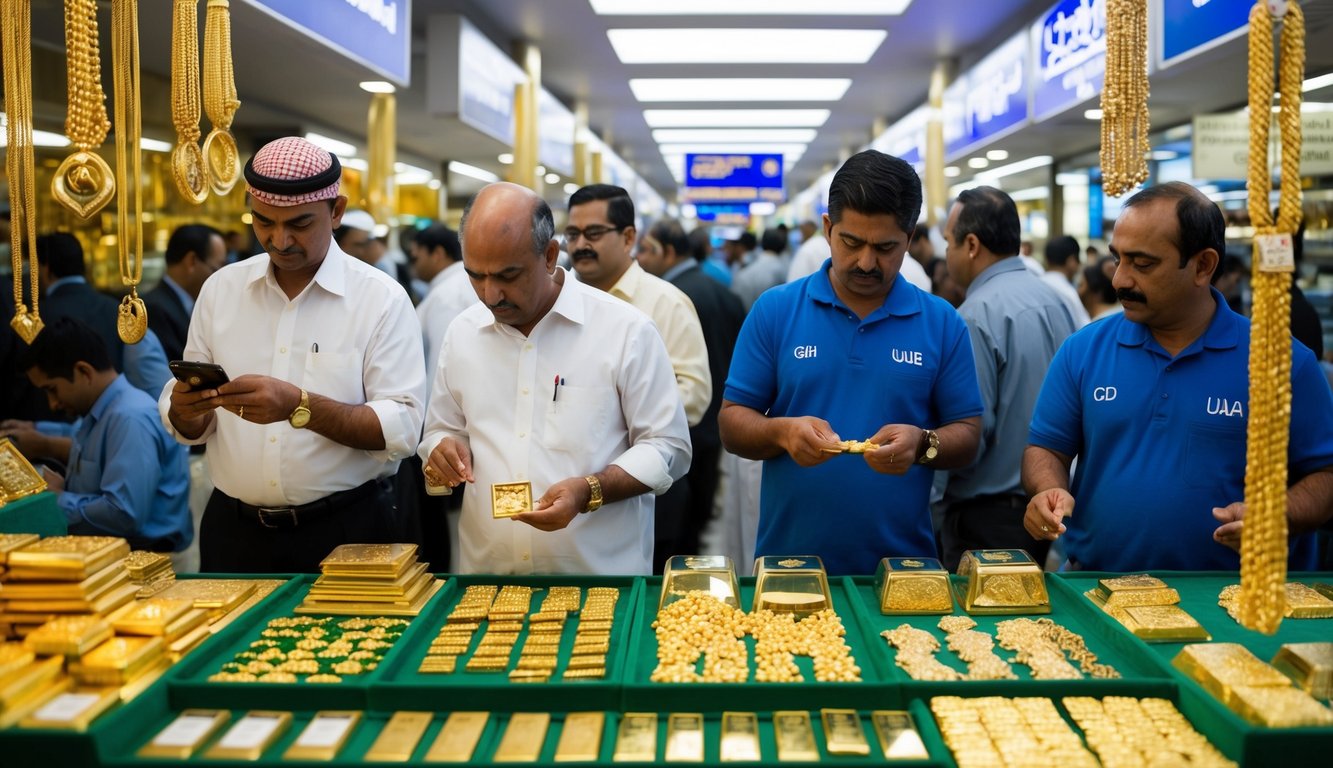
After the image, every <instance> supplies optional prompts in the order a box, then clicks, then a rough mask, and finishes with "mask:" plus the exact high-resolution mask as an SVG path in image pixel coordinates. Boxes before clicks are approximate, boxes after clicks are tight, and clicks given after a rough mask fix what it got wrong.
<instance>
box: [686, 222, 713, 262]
mask: <svg viewBox="0 0 1333 768" xmlns="http://www.w3.org/2000/svg"><path fill="white" fill-rule="evenodd" d="M712 252H713V235H712V234H711V233H710V232H709V231H708V227H705V226H702V225H701V226H698V227H695V228H694V229H691V230H690V255H691V256H693V257H694V258H695V260H696V261H700V262H702V261H704V260H705V259H707V258H708V255H709V254H711V253H712Z"/></svg>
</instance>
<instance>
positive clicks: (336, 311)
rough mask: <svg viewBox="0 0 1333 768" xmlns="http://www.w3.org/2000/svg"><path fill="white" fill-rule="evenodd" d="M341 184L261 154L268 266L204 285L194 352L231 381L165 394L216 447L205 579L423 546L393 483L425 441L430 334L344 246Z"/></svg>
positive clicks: (193, 325) (298, 147) (259, 208)
mask: <svg viewBox="0 0 1333 768" xmlns="http://www.w3.org/2000/svg"><path fill="white" fill-rule="evenodd" d="M340 177H341V168H340V167H339V165H338V159H337V158H336V157H334V156H333V155H331V154H330V153H329V152H327V151H325V150H323V149H320V148H319V147H317V146H315V145H314V144H311V143H310V142H309V141H306V140H305V139H302V138H299V137H288V138H282V139H277V140H275V141H272V142H270V143H268V144H266V145H264V146H263V147H261V148H260V150H259V151H258V152H257V153H255V156H254V157H253V158H252V159H251V160H250V162H249V163H247V164H246V167H245V180H246V183H247V185H248V191H249V193H250V198H251V200H250V206H251V215H252V216H253V218H254V230H255V237H256V239H257V240H258V241H259V243H260V245H262V246H263V248H264V251H265V252H266V253H265V254H260V255H259V256H255V257H253V258H250V259H246V260H245V261H241V262H237V263H235V264H231V265H228V266H226V267H223V268H222V269H220V270H218V271H217V272H216V273H215V274H214V275H213V276H212V277H210V278H209V279H208V281H207V282H206V283H204V287H203V289H202V290H201V291H200V293H199V298H198V301H197V302H196V304H195V307H194V316H193V318H192V319H191V321H190V331H189V338H188V341H187V342H186V345H185V359H186V360H192V361H203V362H212V363H218V364H220V365H221V366H222V367H223V368H224V369H225V370H226V372H227V373H228V374H229V375H230V376H231V377H232V378H231V381H229V382H227V383H225V384H222V385H221V386H218V387H216V388H212V387H208V388H198V389H196V388H194V387H191V386H190V385H189V384H187V383H185V382H181V381H177V382H172V383H170V384H168V385H167V386H166V387H165V388H164V389H163V391H162V396H161V398H160V400H159V403H158V405H159V410H160V411H161V414H162V421H163V423H164V424H165V425H166V427H167V429H168V431H169V432H171V433H172V434H173V435H174V436H175V437H176V439H177V440H179V441H180V442H182V443H185V444H187V445H194V444H197V443H207V444H208V461H209V465H210V472H211V474H212V477H213V483H214V485H215V486H216V487H217V489H216V490H215V491H214V492H213V496H212V497H211V498H210V499H209V501H208V506H207V508H206V509H205V511H204V517H203V521H202V522H201V524H200V531H199V538H200V546H199V554H200V568H201V570H203V571H205V572H221V571H231V572H243V573H292V572H313V571H317V570H318V568H319V561H320V560H322V559H323V558H324V557H325V556H326V555H328V553H329V551H330V550H332V549H333V548H334V547H336V546H338V545H339V544H345V543H351V542H392V541H402V540H403V537H404V535H405V534H407V533H409V532H408V531H406V530H405V528H406V526H405V525H404V523H403V521H402V520H400V519H399V515H398V510H397V507H396V505H395V504H394V500H393V496H392V482H391V481H392V478H393V475H394V473H395V472H396V471H397V469H398V463H399V461H400V460H402V459H403V458H405V457H407V456H410V455H411V454H412V451H414V450H415V449H416V446H417V439H418V438H419V437H420V435H421V421H422V411H423V401H424V398H425V392H426V373H425V363H424V359H423V358H424V353H423V351H422V346H421V331H420V326H419V325H418V324H417V321H416V316H415V314H414V313H413V310H412V303H411V301H409V300H408V298H407V294H406V293H404V292H403V288H402V286H400V285H399V284H398V283H396V282H395V281H394V280H393V278H391V277H389V276H388V275H386V274H384V273H383V272H381V271H379V270H378V269H375V268H374V267H372V266H369V265H367V264H364V263H362V262H360V261H358V260H356V259H354V258H352V257H351V256H348V255H347V254H346V253H344V252H343V251H342V250H341V249H340V248H339V247H338V246H337V244H335V243H334V242H333V230H334V229H335V228H336V227H337V226H338V225H339V223H340V221H341V219H342V215H343V211H344V210H345V209H346V207H347V198H346V197H344V196H342V195H339V194H338V186H339V179H340Z"/></svg>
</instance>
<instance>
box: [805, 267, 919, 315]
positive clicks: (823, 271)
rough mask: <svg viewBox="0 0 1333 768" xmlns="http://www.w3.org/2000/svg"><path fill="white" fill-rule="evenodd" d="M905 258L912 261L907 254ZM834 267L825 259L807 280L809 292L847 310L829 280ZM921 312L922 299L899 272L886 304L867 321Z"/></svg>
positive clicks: (825, 301)
mask: <svg viewBox="0 0 1333 768" xmlns="http://www.w3.org/2000/svg"><path fill="white" fill-rule="evenodd" d="M903 258H905V259H910V258H912V257H911V256H908V255H907V254H906V253H904V254H903ZM832 266H833V259H831V258H828V259H824V264H823V265H822V266H820V268H819V269H817V270H815V273H814V274H813V275H810V276H809V277H807V278H805V279H806V280H807V281H808V286H809V288H808V290H809V292H810V298H812V299H814V300H815V301H817V302H820V303H822V304H830V305H832V306H835V307H842V308H843V309H847V306H846V305H845V304H843V302H842V300H841V299H839V298H838V294H837V293H835V292H834V290H833V283H832V282H831V281H830V280H829V269H830V268H832ZM920 311H921V297H920V296H918V295H917V294H916V292H915V291H913V286H912V285H911V284H910V283H908V282H907V278H905V277H903V276H902V272H899V273H898V274H897V275H896V276H895V277H894V278H893V284H892V285H890V286H889V295H888V296H886V297H884V304H883V305H881V306H880V307H879V308H878V309H876V310H875V311H874V312H871V313H870V314H869V315H868V316H867V317H866V318H865V319H866V320H877V319H879V318H880V317H884V316H888V315H893V316H895V317H906V316H908V315H915V314H916V313H918V312H920Z"/></svg>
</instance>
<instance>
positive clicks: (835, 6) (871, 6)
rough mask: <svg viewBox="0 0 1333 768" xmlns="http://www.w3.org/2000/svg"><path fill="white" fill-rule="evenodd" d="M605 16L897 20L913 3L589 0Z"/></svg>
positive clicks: (861, 0)
mask: <svg viewBox="0 0 1333 768" xmlns="http://www.w3.org/2000/svg"><path fill="white" fill-rule="evenodd" d="M589 2H590V4H591V5H592V10H593V13H596V14H599V15H602V16H770V15H781V16H815V15H818V16H897V15H899V14H901V13H902V12H903V11H905V10H907V6H909V5H911V4H912V0H821V2H817V3H812V2H810V1H809V0H765V1H764V2H762V3H759V2H755V0H589Z"/></svg>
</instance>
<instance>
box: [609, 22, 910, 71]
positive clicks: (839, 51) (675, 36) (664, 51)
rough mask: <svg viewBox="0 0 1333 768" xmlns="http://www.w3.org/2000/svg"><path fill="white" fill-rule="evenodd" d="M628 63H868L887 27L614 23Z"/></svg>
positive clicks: (614, 40) (616, 42) (614, 37)
mask: <svg viewBox="0 0 1333 768" xmlns="http://www.w3.org/2000/svg"><path fill="white" fill-rule="evenodd" d="M606 35H607V37H609V38H610V39H611V47H612V48H613V49H615V52H616V56H618V57H620V61H621V62H622V63H624V64H864V63H866V62H867V61H869V60H870V57H871V56H873V55H875V51H876V50H878V49H879V46H880V45H881V44H882V43H883V42H884V38H885V37H886V36H888V32H885V31H884V30H882V29H746V30H736V29H610V30H607V32H606Z"/></svg>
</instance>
